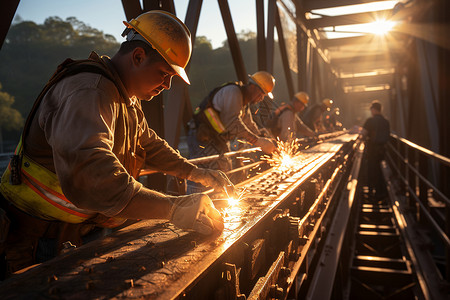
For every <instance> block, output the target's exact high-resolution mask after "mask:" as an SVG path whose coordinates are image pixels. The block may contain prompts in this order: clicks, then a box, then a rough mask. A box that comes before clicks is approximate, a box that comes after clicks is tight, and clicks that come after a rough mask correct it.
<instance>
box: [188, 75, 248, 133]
mask: <svg viewBox="0 0 450 300" xmlns="http://www.w3.org/2000/svg"><path fill="white" fill-rule="evenodd" d="M228 85H236V86H238V87H239V88H242V82H239V81H237V82H227V83H225V84H223V85H221V86H219V87H216V88H215V89H213V90H212V91H211V92H210V93H209V94H208V96H206V97H205V98H204V99H203V101H202V102H201V103H200V105H199V106H198V107H197V108H196V109H195V111H194V120H195V123H196V125H197V128H198V127H199V126H200V125H201V124H205V125H207V126H208V128H209V129H210V132H209V134H210V135H211V137H214V136H217V135H221V134H222V135H223V134H225V133H226V128H225V126H224V125H223V123H222V121H221V120H220V117H219V113H218V112H217V111H216V110H215V109H214V106H213V103H212V100H213V99H214V96H215V95H216V94H217V92H218V91H219V90H220V89H222V88H223V87H225V86H228Z"/></svg>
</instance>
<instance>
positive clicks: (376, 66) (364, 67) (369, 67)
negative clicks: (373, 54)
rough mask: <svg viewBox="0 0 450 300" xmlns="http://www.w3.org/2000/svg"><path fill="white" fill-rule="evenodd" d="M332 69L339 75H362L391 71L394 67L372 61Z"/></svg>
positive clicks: (389, 64) (335, 66)
mask: <svg viewBox="0 0 450 300" xmlns="http://www.w3.org/2000/svg"><path fill="white" fill-rule="evenodd" d="M333 67H334V69H336V70H337V71H338V72H340V73H364V72H372V71H375V70H382V71H387V70H391V69H392V68H393V67H394V65H393V64H391V63H387V62H376V61H372V62H368V63H353V64H346V65H333Z"/></svg>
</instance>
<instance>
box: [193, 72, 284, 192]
mask: <svg viewBox="0 0 450 300" xmlns="http://www.w3.org/2000/svg"><path fill="white" fill-rule="evenodd" d="M274 85H275V78H274V77H273V76H272V75H271V74H270V73H268V72H265V71H259V72H256V73H254V74H253V75H249V82H248V83H247V84H243V83H242V82H229V83H226V84H224V85H222V86H219V87H216V88H215V89H213V90H212V91H211V92H210V93H209V94H208V96H206V97H205V99H204V100H203V101H202V102H201V103H200V105H199V106H198V107H197V108H196V110H195V112H194V118H193V119H192V120H191V121H190V122H189V127H190V130H189V135H188V146H189V154H190V158H197V157H204V156H210V155H215V154H222V153H225V152H229V151H230V148H229V142H230V141H231V140H233V139H235V138H238V139H239V140H245V141H246V142H247V143H249V144H251V145H254V146H256V147H261V149H262V150H263V151H264V152H265V153H272V152H273V151H274V150H275V148H276V147H275V144H274V143H273V141H272V140H271V139H269V138H266V137H263V136H262V133H261V132H260V130H259V129H258V126H257V125H256V123H255V122H254V121H253V119H252V115H251V112H250V107H249V106H250V105H251V104H255V103H258V102H261V101H262V100H263V99H264V97H265V96H269V98H271V99H272V98H273V95H272V90H273V87H274ZM208 167H211V168H214V169H219V170H223V171H227V170H229V169H230V167H231V166H230V164H229V162H228V160H226V159H222V160H221V159H219V160H216V161H214V162H212V163H211V164H209V165H208ZM188 184H189V183H188Z"/></svg>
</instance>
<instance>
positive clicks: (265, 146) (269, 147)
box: [255, 137, 277, 154]
mask: <svg viewBox="0 0 450 300" xmlns="http://www.w3.org/2000/svg"><path fill="white" fill-rule="evenodd" d="M255 146H256V147H261V150H262V151H263V152H264V153H266V154H271V153H272V152H273V151H275V150H276V149H277V147H276V146H275V144H274V143H273V142H272V140H271V139H268V138H264V137H260V138H258V140H257V141H256V143H255Z"/></svg>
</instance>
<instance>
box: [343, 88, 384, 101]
mask: <svg viewBox="0 0 450 300" xmlns="http://www.w3.org/2000/svg"><path fill="white" fill-rule="evenodd" d="M345 94H346V95H349V96H351V97H354V98H355V99H359V100H364V99H367V100H369V99H370V100H373V99H385V97H387V96H389V94H390V90H382V91H361V92H348V93H345Z"/></svg>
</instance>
